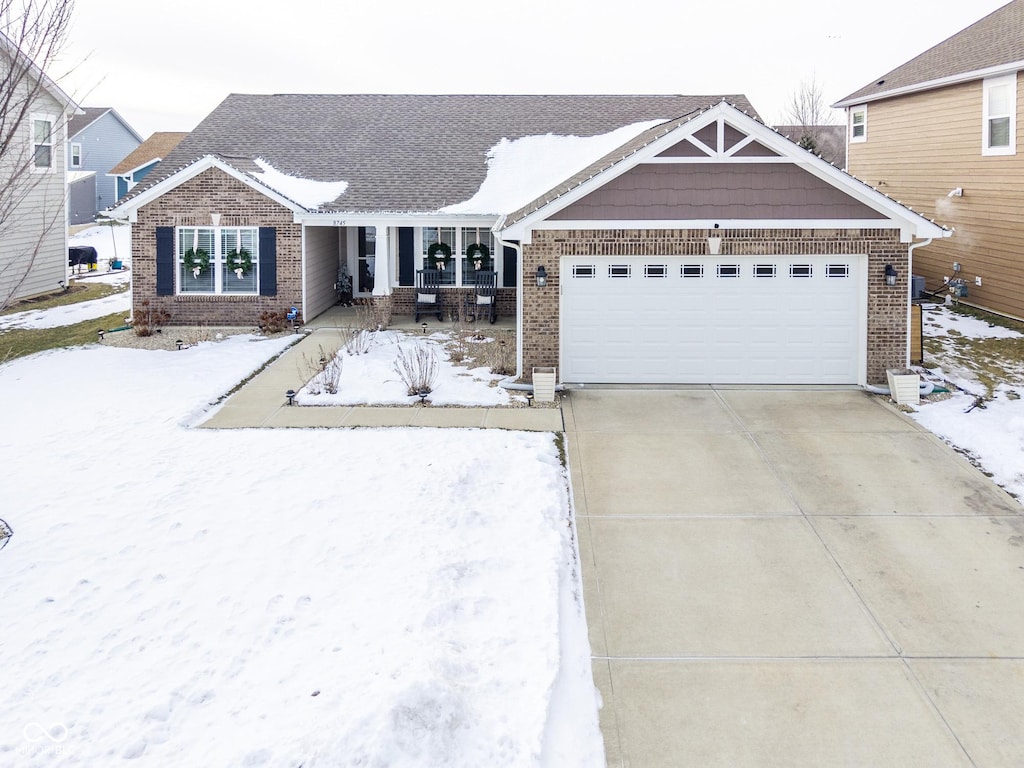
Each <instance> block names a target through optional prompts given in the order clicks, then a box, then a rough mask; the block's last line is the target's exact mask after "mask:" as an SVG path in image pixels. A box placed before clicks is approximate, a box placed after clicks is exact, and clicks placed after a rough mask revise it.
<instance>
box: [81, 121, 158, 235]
mask: <svg viewBox="0 0 1024 768" xmlns="http://www.w3.org/2000/svg"><path fill="white" fill-rule="evenodd" d="M83 111H84V114H82V115H76V116H75V117H73V118H72V119H71V122H70V123H69V124H68V153H67V156H68V170H69V171H94V172H95V173H96V204H95V206H94V207H93V209H92V210H91V211H88V212H85V211H79V213H78V216H77V218H79V219H80V220H79V221H71V222H70V223H72V224H82V223H85V222H87V221H92V219H93V218H95V216H96V214H97V213H98V212H100V211H102V210H104V209H106V208H109V207H110V206H112V205H113V204H114V203H115V202H117V184H116V182H115V180H114V178H113V177H112V176H109V175H108V174H109V173H110V170H111V169H112V168H113V167H114V166H115V165H116V164H117V163H118V162H119V161H120V160H121V159H122V158H123V157H124V156H125V155H127V154H128V153H129V152H131V151H132V150H133V149H135V148H136V147H138V146H139V145H140V144H141V143H142V137H141V136H139V134H137V133H136V132H135V129H134V128H132V127H131V126H130V125H128V123H126V122H125V121H124V118H122V117H121V116H120V115H119V114H117V112H116V111H115V110H114V109H112V108H111V107H86V108H85V109H84V110H83Z"/></svg>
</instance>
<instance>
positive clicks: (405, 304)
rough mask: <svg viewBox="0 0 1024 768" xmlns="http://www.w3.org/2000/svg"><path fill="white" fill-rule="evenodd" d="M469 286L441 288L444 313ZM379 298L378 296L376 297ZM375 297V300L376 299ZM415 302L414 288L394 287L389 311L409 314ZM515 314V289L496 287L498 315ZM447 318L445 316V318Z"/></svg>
mask: <svg viewBox="0 0 1024 768" xmlns="http://www.w3.org/2000/svg"><path fill="white" fill-rule="evenodd" d="M471 291H472V289H471V288H442V289H441V301H442V302H443V304H444V311H445V314H448V313H450V312H451V311H452V310H453V308H455V307H457V306H461V305H462V302H463V301H465V297H466V296H469V295H470V293H471ZM377 298H379V297H377ZM377 298H375V300H377ZM415 304H416V289H415V288H395V289H394V292H393V293H392V294H391V311H392V312H393V313H394V314H396V315H411V314H412V313H413V309H414V308H415ZM515 315H516V289H515V288H499V289H498V317H515ZM446 319H447V318H446Z"/></svg>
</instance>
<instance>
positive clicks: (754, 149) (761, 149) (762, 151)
mask: <svg viewBox="0 0 1024 768" xmlns="http://www.w3.org/2000/svg"><path fill="white" fill-rule="evenodd" d="M733 157H780V155H779V153H778V152H776V151H775V150H772V149H768V147H766V146H765V145H764V144H760V143H758V142H756V141H752V142H750V143H749V144H747V146H745V147H743V148H742V149H739V150H737V151H736V152H735V153H734V154H733Z"/></svg>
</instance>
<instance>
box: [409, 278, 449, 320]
mask: <svg viewBox="0 0 1024 768" xmlns="http://www.w3.org/2000/svg"><path fill="white" fill-rule="evenodd" d="M414 313H415V318H416V319H415V320H414V322H417V323H418V322H419V321H420V315H421V314H423V315H437V319H438V320H439V321H440V320H444V307H443V305H442V300H441V270H439V269H419V270H416V307H415V310H414Z"/></svg>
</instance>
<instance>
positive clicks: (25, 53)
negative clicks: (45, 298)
mask: <svg viewBox="0 0 1024 768" xmlns="http://www.w3.org/2000/svg"><path fill="white" fill-rule="evenodd" d="M73 8H74V2H73V0H0V309H3V308H4V307H6V306H7V305H8V304H10V303H11V301H12V299H13V298H14V297H16V296H17V295H18V292H19V290H20V289H21V288H22V286H23V285H24V284H25V281H26V280H27V279H28V277H29V275H30V274H31V272H32V269H33V267H34V266H35V265H36V263H37V261H38V260H39V259H40V258H41V257H43V256H44V254H47V253H52V250H53V248H54V241H55V235H54V233H55V232H57V231H60V230H62V228H63V227H64V226H65V225H66V216H65V209H64V195H65V190H64V189H63V184H60V185H59V189H58V185H55V184H54V181H53V178H54V177H53V174H52V173H41V172H39V170H40V168H47V167H50V168H53V169H56V170H62V169H61V168H60V167H59V165H58V164H61V163H64V162H65V160H64V151H63V149H64V148H63V140H64V135H65V131H64V126H65V120H66V117H65V116H66V115H67V114H68V105H69V104H70V103H71V101H70V99H68V98H67V97H66V96H64V95H63V92H62V91H61V90H60V89H59V88H58V87H57V86H56V84H55V83H54V82H53V81H52V80H50V79H49V77H48V76H47V75H46V74H45V72H46V70H47V68H49V67H50V66H52V65H54V64H55V62H56V59H57V56H58V55H59V53H60V51H61V49H62V48H63V46H64V44H65V43H66V41H67V35H68V30H69V27H70V23H71V15H72V11H73ZM61 102H63V103H61ZM45 104H50V105H54V104H55V107H54V106H51V107H49V108H46V107H45V106H43V105H45ZM37 112H46V113H48V114H51V115H52V114H54V113H56V115H55V116H56V120H54V121H52V122H51V121H48V120H39V119H36V118H35V117H34V116H35V114H36V113H37ZM60 178H61V179H63V174H61V176H60ZM29 232H31V234H28V233H29ZM60 242H61V245H60V246H59V248H60V250H61V260H62V261H61V264H62V265H63V264H66V259H67V255H66V254H64V253H63V235H61V237H60ZM53 287H54V288H56V287H57V286H56V285H54V286H53Z"/></svg>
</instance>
